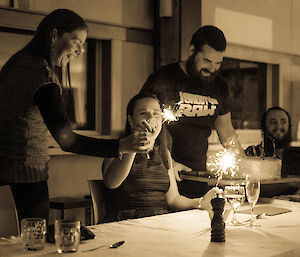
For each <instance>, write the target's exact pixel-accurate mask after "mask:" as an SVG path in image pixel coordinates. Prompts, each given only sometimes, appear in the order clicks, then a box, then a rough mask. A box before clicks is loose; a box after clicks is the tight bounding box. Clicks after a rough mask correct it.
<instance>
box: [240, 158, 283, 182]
mask: <svg viewBox="0 0 300 257" xmlns="http://www.w3.org/2000/svg"><path fill="white" fill-rule="evenodd" d="M240 173H241V174H257V175H258V176H259V177H260V179H261V180H272V179H279V178H280V177H281V160H280V159H275V158H271V157H264V158H261V157H256V156H255V157H250V156H247V157H245V158H243V161H242V164H241V166H240Z"/></svg>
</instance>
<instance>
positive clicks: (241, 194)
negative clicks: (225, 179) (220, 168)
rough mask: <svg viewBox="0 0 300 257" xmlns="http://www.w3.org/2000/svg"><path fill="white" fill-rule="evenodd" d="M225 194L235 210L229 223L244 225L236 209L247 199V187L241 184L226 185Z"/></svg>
mask: <svg viewBox="0 0 300 257" xmlns="http://www.w3.org/2000/svg"><path fill="white" fill-rule="evenodd" d="M223 195H224V198H225V199H226V200H227V202H228V203H229V204H230V206H231V208H232V210H233V217H232V220H231V222H230V223H229V224H231V225H235V226H241V225H243V224H242V223H241V222H239V221H238V219H237V214H236V211H237V208H238V207H239V206H241V205H242V204H243V203H244V201H245V188H244V187H243V186H240V185H231V186H225V188H224V192H223Z"/></svg>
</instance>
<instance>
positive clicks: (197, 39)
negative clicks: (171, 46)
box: [190, 25, 226, 52]
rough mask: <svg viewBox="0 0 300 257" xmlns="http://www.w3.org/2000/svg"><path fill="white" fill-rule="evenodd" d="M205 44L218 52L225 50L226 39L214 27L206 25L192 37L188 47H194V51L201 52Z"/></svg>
mask: <svg viewBox="0 0 300 257" xmlns="http://www.w3.org/2000/svg"><path fill="white" fill-rule="evenodd" d="M205 44H207V45H209V46H210V47H212V48H213V49H215V50H216V51H218V52H224V51H225V49H226V38H225V35H224V33H223V32H222V31H221V30H220V29H218V28H217V27H215V26H211V25H206V26H203V27H201V28H199V29H198V30H197V31H196V32H195V33H194V35H193V36H192V39H191V42H190V45H194V46H195V51H196V52H197V51H202V47H203V46H204V45H205Z"/></svg>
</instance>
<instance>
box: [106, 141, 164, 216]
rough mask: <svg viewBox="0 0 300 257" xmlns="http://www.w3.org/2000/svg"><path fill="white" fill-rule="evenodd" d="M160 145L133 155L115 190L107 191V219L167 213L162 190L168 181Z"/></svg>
mask: <svg viewBox="0 0 300 257" xmlns="http://www.w3.org/2000/svg"><path fill="white" fill-rule="evenodd" d="M159 149H160V147H159V146H158V147H155V148H154V151H152V152H150V153H149V156H150V158H149V159H147V157H146V154H139V153H138V154H136V157H135V160H134V163H133V165H132V168H131V171H130V173H129V174H128V176H127V178H126V179H125V180H124V181H123V183H122V184H121V185H120V186H119V187H118V188H116V189H109V190H108V191H107V201H106V208H107V217H106V220H107V221H115V220H123V219H130V218H140V217H146V216H153V215H158V214H164V213H167V212H168V210H167V198H166V193H167V192H168V190H169V186H170V180H169V175H168V171H167V169H166V168H165V166H164V164H163V161H162V157H161V155H160V153H159Z"/></svg>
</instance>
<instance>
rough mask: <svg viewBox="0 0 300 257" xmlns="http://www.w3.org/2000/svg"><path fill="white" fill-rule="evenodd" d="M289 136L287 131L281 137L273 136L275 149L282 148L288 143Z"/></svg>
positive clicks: (289, 140)
mask: <svg viewBox="0 0 300 257" xmlns="http://www.w3.org/2000/svg"><path fill="white" fill-rule="evenodd" d="M290 142H291V137H290V135H289V133H288V132H287V133H286V134H285V135H284V136H283V137H282V138H281V139H276V138H275V146H276V148H277V149H283V148H285V147H287V146H289V145H290Z"/></svg>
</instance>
